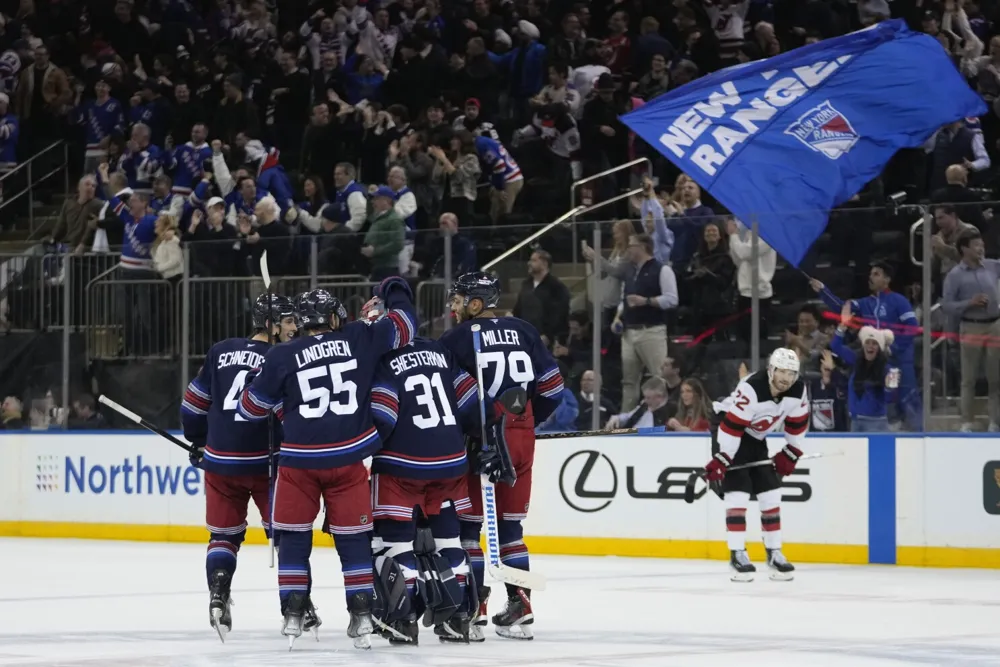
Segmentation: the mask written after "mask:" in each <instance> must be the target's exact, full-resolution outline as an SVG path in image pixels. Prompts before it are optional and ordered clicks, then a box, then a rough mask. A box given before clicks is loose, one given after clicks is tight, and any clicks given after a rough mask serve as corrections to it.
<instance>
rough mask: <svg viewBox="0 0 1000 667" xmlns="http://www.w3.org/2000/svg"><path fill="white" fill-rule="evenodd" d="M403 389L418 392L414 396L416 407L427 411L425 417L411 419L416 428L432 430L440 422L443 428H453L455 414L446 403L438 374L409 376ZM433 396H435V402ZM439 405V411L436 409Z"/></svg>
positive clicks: (446, 397) (446, 398)
mask: <svg viewBox="0 0 1000 667" xmlns="http://www.w3.org/2000/svg"><path fill="white" fill-rule="evenodd" d="M403 388H404V389H406V391H407V392H416V391H419V392H420V393H419V394H417V395H416V399H417V405H421V406H423V407H424V408H426V410H427V414H426V416H425V415H416V416H414V417H413V424H414V425H415V426H416V427H417V428H422V429H426V428H434V427H436V426H438V425H439V424H440V423H441V422H442V421H443V422H444V425H445V426H454V425H455V424H456V423H457V422H456V421H455V413H454V412H452V410H451V404H450V403H449V402H448V394H447V393H445V390H444V383H443V382H442V381H441V374H440V373H435V374H434V375H432V376H431V377H427V376H426V375H411V376H410V377H408V378H406V384H404V385H403ZM435 395H437V400H435ZM439 405H440V407H441V409H440V410H439V409H438V406H439Z"/></svg>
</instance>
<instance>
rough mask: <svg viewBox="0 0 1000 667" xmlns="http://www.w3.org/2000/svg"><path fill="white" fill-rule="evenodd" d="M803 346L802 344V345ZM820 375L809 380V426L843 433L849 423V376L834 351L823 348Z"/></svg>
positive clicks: (813, 428) (818, 429)
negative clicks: (845, 373) (840, 366)
mask: <svg viewBox="0 0 1000 667" xmlns="http://www.w3.org/2000/svg"><path fill="white" fill-rule="evenodd" d="M800 347H801V346H800ZM819 373H820V374H819V376H818V377H814V378H812V379H811V380H809V410H810V414H811V419H810V425H809V428H810V429H811V430H813V431H821V432H822V431H827V432H839V433H843V432H844V431H847V430H849V429H848V423H847V392H848V384H847V377H845V376H844V374H843V373H842V372H841V371H840V369H838V368H837V364H836V363H834V361H833V353H832V352H831V351H830V350H823V354H822V357H821V360H820V366H819Z"/></svg>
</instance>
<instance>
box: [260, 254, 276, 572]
mask: <svg viewBox="0 0 1000 667" xmlns="http://www.w3.org/2000/svg"><path fill="white" fill-rule="evenodd" d="M260 277H261V278H263V279H264V289H265V290H267V344H268V345H269V346H273V345H274V309H273V307H272V305H271V299H272V298H273V297H274V292H273V291H272V290H271V272H270V271H268V269H267V250H265V251H264V252H262V253H261V254H260ZM267 499H268V503H267V508H268V511H269V512H270V514H271V516H269V517H268V525H269V526H270V527H271V529H270V530H269V531H268V538H267V551H268V553H269V554H270V558H271V569H272V570H273V569H274V411H273V410H268V411H267Z"/></svg>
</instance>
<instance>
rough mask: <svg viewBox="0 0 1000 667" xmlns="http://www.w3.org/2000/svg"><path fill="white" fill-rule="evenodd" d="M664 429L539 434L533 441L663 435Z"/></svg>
mask: <svg viewBox="0 0 1000 667" xmlns="http://www.w3.org/2000/svg"><path fill="white" fill-rule="evenodd" d="M664 431H666V429H665V428H664V427H662V426H650V427H647V428H613V429H611V430H609V431H602V430H597V431H567V432H565V433H539V434H538V435H536V436H535V440H552V439H554V438H593V437H596V436H599V435H634V434H636V433H649V434H653V433H663V432H664Z"/></svg>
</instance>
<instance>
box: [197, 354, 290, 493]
mask: <svg viewBox="0 0 1000 667" xmlns="http://www.w3.org/2000/svg"><path fill="white" fill-rule="evenodd" d="M270 347H271V346H270V345H268V344H267V343H266V342H263V341H257V340H248V339H246V338H228V339H226V340H223V341H219V342H218V343H216V344H215V345H213V346H212V347H211V348H210V349H209V351H208V354H207V355H206V357H205V364H204V365H203V366H202V367H201V370H200V371H198V376H197V377H196V378H194V379H193V380H191V383H190V384H188V387H187V391H186V392H184V400H183V401H182V402H181V423H182V424H183V426H184V437H185V438H187V439H188V440H189V441H190V442H192V443H194V444H195V445H197V446H199V447H200V446H202V445H204V446H205V456H204V458H203V459H202V464H201V467H202V468H203V469H204V470H207V471H209V472H215V473H220V474H223V475H253V474H265V473H266V472H267V464H268V430H267V429H268V425H267V422H250V421H247V420H246V419H244V418H243V417H241V416H240V414H239V412H238V410H237V407H238V405H239V397H240V393H241V392H242V391H243V387H244V385H245V384H246V380H247V376H248V375H249V374H250V372H251V371H252V370H253V369H255V368H258V367H259V366H260V365H261V363H263V360H264V355H265V354H267V351H268V350H269V349H270ZM280 441H281V426H280V423H279V421H278V420H275V442H280Z"/></svg>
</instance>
